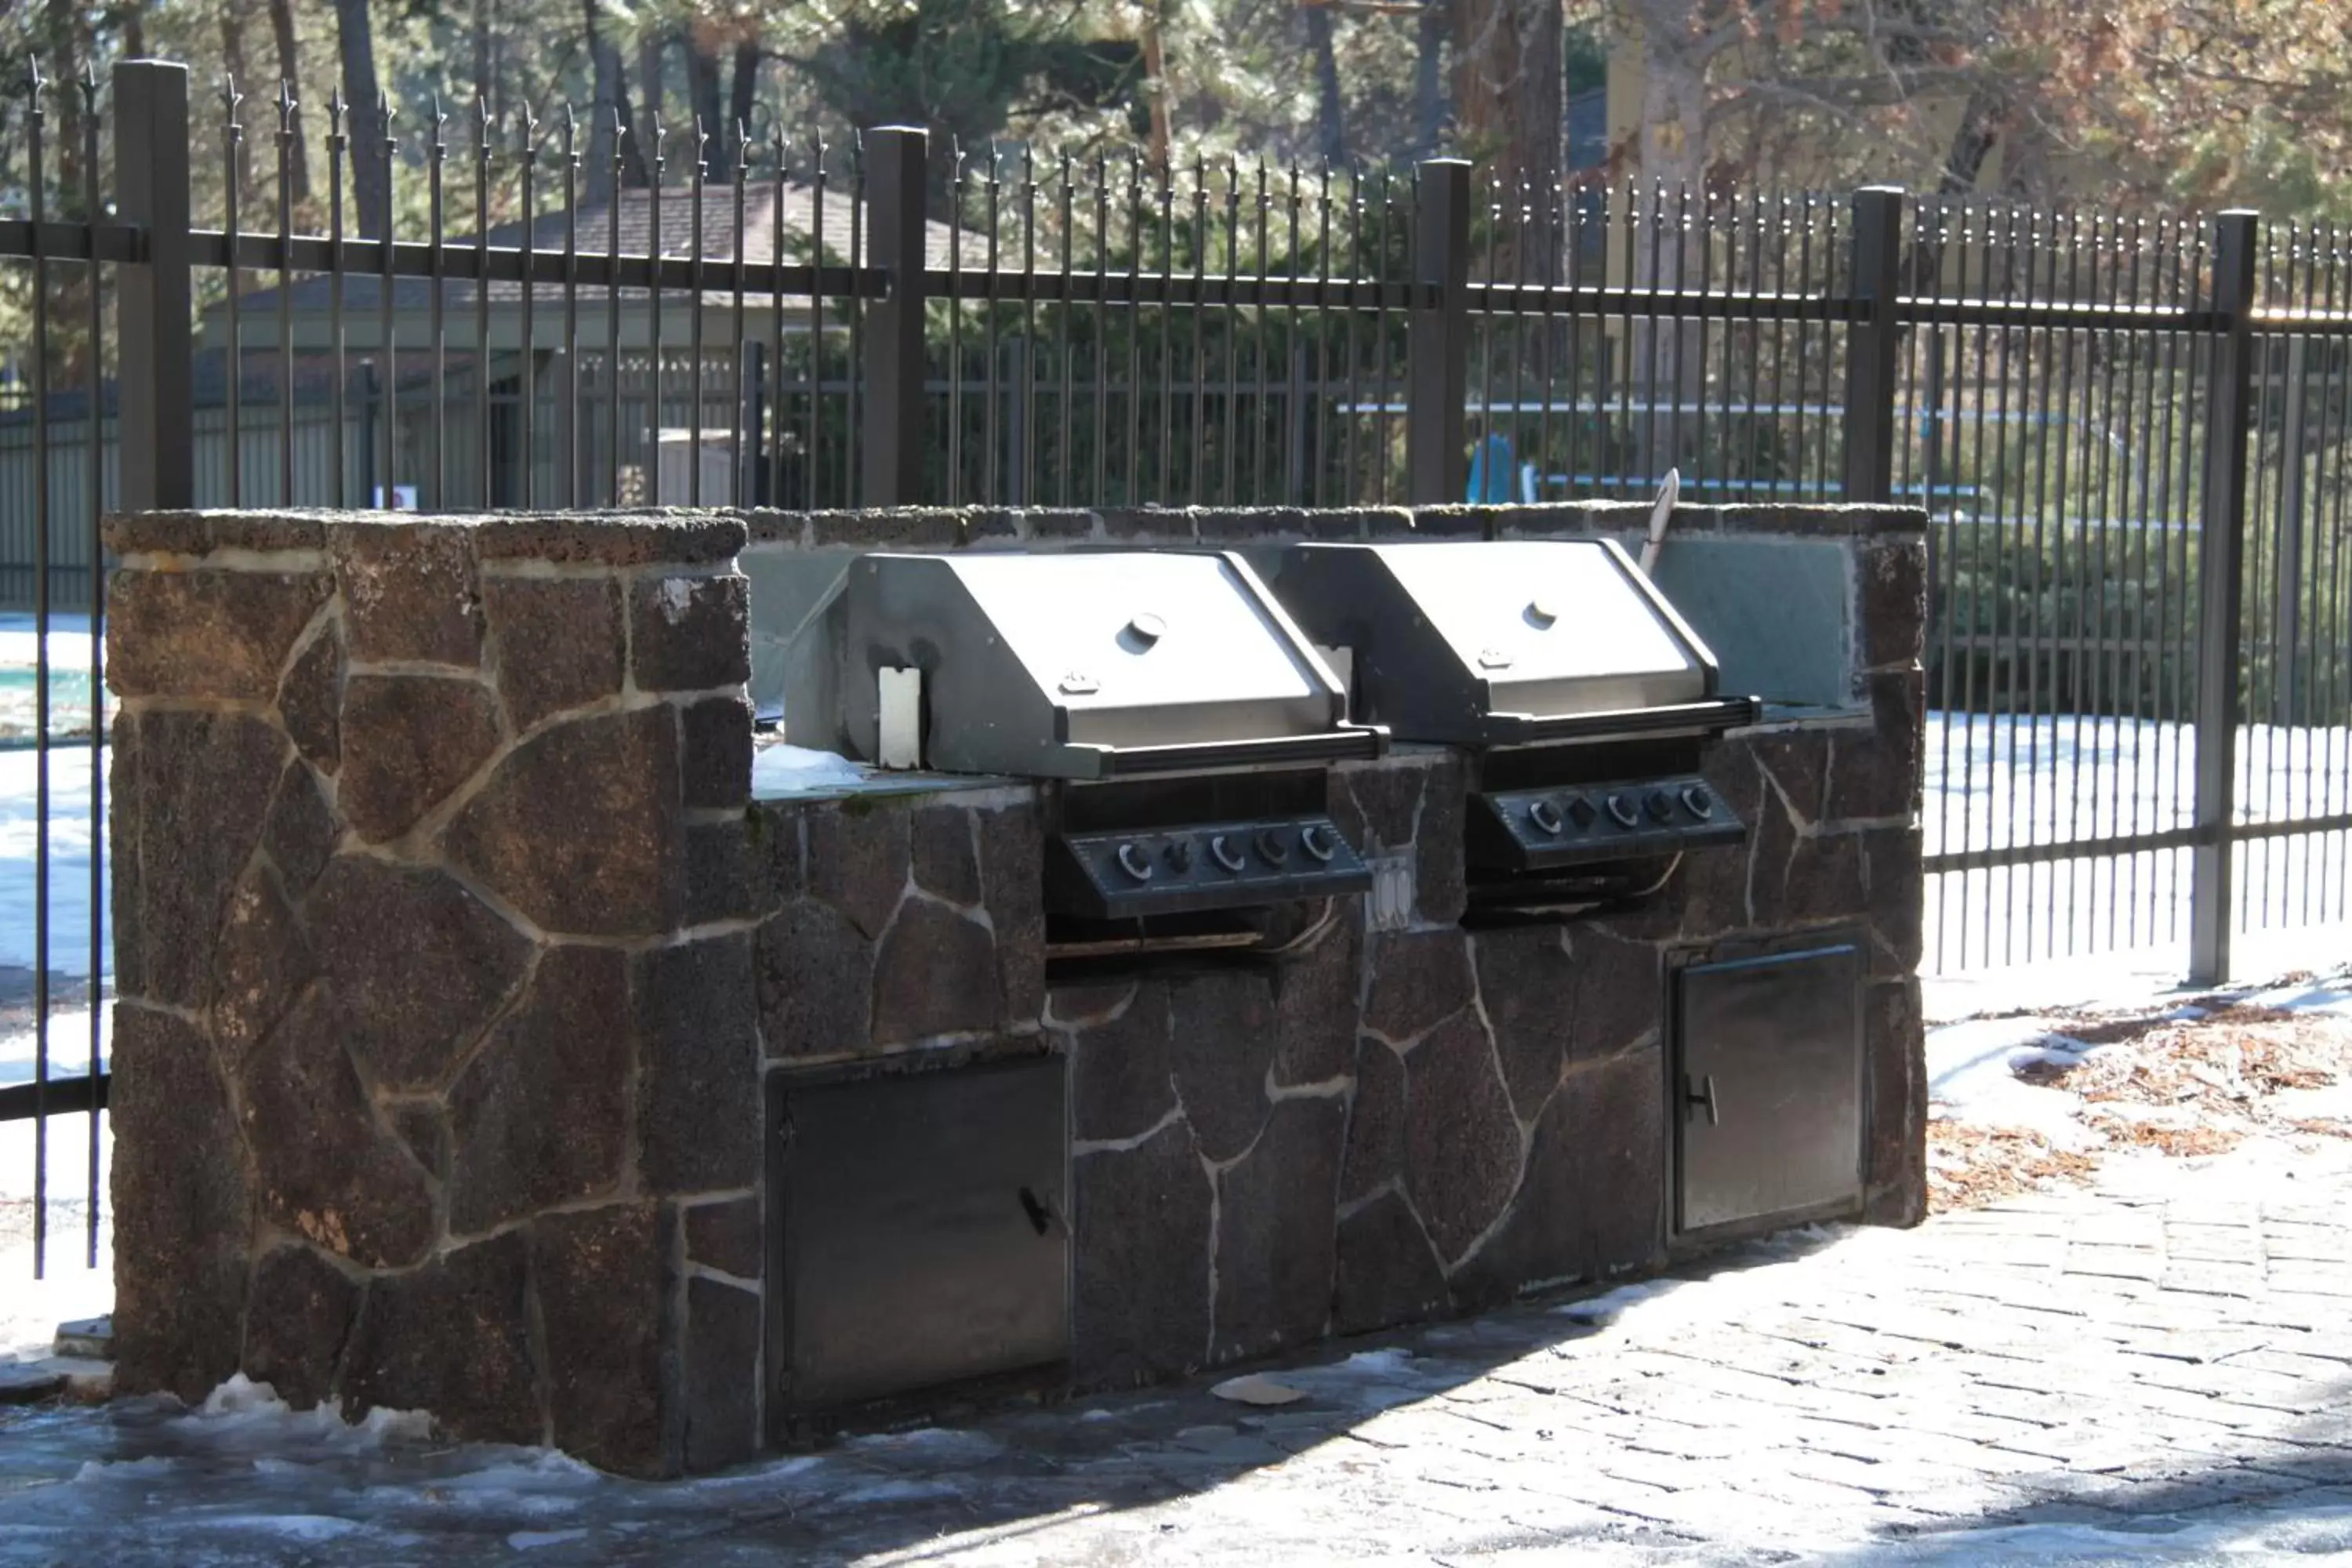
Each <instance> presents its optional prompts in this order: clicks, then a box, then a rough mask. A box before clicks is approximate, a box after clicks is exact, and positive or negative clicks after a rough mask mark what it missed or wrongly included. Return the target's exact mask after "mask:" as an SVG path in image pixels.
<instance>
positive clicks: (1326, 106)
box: [1305, 5, 1348, 163]
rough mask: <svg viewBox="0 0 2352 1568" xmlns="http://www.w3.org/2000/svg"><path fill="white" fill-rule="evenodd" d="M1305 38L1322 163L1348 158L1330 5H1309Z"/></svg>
mask: <svg viewBox="0 0 2352 1568" xmlns="http://www.w3.org/2000/svg"><path fill="white" fill-rule="evenodd" d="M1305 14H1306V16H1307V44H1308V45H1309V46H1310V47H1312V48H1313V49H1314V51H1315V131H1316V139H1317V140H1318V142H1321V143H1322V148H1323V161H1324V162H1325V163H1346V162H1347V161H1348V122H1347V119H1346V112H1345V108H1344V106H1343V105H1342V104H1341V102H1340V99H1339V54H1338V52H1337V51H1336V50H1335V49H1334V48H1333V47H1332V46H1331V8H1330V7H1329V6H1328V5H1309V6H1307V7H1306V8H1305Z"/></svg>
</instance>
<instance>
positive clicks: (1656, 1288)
mask: <svg viewBox="0 0 2352 1568" xmlns="http://www.w3.org/2000/svg"><path fill="white" fill-rule="evenodd" d="M1680 1283H1682V1281H1680V1280H1676V1279H1651V1280H1644V1281H1643V1282H1642V1283H1640V1284H1635V1285H1620V1286H1618V1287H1617V1288H1616V1289H1614V1290H1605V1291H1603V1292H1601V1294H1600V1295H1598V1296H1588V1297H1586V1298H1585V1299H1584V1300H1580V1301H1570V1302H1568V1303H1567V1304H1566V1305H1564V1306H1560V1307H1556V1308H1554V1309H1553V1310H1555V1311H1557V1312H1558V1313H1559V1315H1560V1316H1561V1317H1563V1318H1566V1319H1567V1320H1568V1321H1570V1322H1572V1323H1588V1324H1590V1325H1591V1326H1592V1327H1594V1328H1605V1327H1607V1326H1608V1325H1609V1324H1611V1323H1613V1322H1615V1321H1617V1320H1618V1319H1620V1318H1622V1317H1623V1316H1624V1315H1625V1310H1626V1309H1627V1308H1628V1307H1631V1306H1633V1305H1634V1304H1636V1303H1637V1302H1642V1301H1648V1300H1654V1299H1656V1298H1657V1297H1660V1296H1663V1295H1665V1294H1666V1293H1667V1292H1668V1291H1670V1290H1672V1289H1675V1286H1676V1285H1678V1284H1680Z"/></svg>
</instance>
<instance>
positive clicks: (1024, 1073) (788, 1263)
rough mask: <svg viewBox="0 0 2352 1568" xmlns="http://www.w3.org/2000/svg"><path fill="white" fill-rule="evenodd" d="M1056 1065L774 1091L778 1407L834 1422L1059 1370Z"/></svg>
mask: <svg viewBox="0 0 2352 1568" xmlns="http://www.w3.org/2000/svg"><path fill="white" fill-rule="evenodd" d="M1064 1079H1065V1074H1064V1064H1063V1062H1062V1060H1061V1059H1060V1058H1035V1059H1033V1060H1026V1061H1019V1062H1009V1063H1003V1064H998V1065H992V1066H983V1067H966V1068H949V1069H946V1070H942V1071H936V1072H923V1073H908V1074H898V1075H892V1076H887V1077H878V1078H868V1079H858V1080H855V1081H849V1082H837V1083H831V1084H823V1085H817V1086H812V1087H807V1088H793V1089H785V1090H784V1091H783V1092H782V1093H781V1094H780V1095H779V1096H778V1100H779V1105H778V1111H779V1118H778V1120H779V1126H778V1129H777V1131H778V1133H779V1137H778V1141H777V1144H776V1148H777V1156H776V1159H775V1163H774V1173H775V1175H776V1178H777V1180H776V1184H775V1187H774V1191H775V1192H776V1194H778V1196H779V1197H780V1199H781V1200H782V1201H781V1204H780V1205H779V1206H780V1207H781V1208H782V1286H783V1289H782V1302H781V1303H780V1306H779V1308H778V1310H780V1311H781V1312H782V1313H783V1319H782V1322H781V1323H780V1324H779V1325H778V1327H779V1328H780V1329H781V1330H782V1344H781V1345H779V1347H778V1349H779V1351H780V1352H781V1353H780V1354H779V1356H778V1358H777V1359H778V1361H779V1363H781V1366H782V1370H783V1372H784V1374H785V1375H784V1378H783V1380H782V1387H781V1388H780V1389H779V1393H780V1394H781V1395H782V1405H783V1406H784V1407H785V1408H787V1409H790V1410H793V1411H800V1412H809V1411H832V1410H841V1409H844V1408H845V1407H849V1406H856V1405H869V1404H872V1403H874V1402H877V1401H881V1400H887V1399H889V1398H891V1397H892V1396H894V1395H898V1394H911V1393H914V1392H916V1391H918V1390H920V1389H926V1388H932V1387H937V1386H940V1385H942V1384H957V1383H964V1382H969V1381H971V1380H973V1379H978V1378H984V1377H992V1376H996V1375H999V1374H1003V1373H1016V1372H1023V1371H1026V1370H1029V1369H1032V1368H1038V1367H1045V1366H1050V1365H1054V1364H1056V1363H1062V1362H1065V1361H1066V1360H1067V1359H1068V1357H1069V1337H1070V1298H1069V1246H1070V1235H1069V1227H1068V1226H1067V1224H1066V1221H1065V1218H1064V1216H1065V1215H1067V1213H1068V1212H1069V1210H1068V1200H1067V1196H1066V1194H1067V1191H1068V1180H1067V1174H1068V1169H1069V1139H1068V1135H1067V1125H1068V1124H1067V1121H1066V1111H1065V1100H1066V1097H1065V1094H1064V1090H1063V1084H1064Z"/></svg>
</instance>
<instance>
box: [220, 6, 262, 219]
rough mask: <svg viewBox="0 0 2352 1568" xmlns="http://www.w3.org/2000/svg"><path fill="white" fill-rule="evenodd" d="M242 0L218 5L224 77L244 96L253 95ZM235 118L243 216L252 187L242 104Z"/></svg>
mask: <svg viewBox="0 0 2352 1568" xmlns="http://www.w3.org/2000/svg"><path fill="white" fill-rule="evenodd" d="M245 6H246V0H226V4H224V5H222V6H221V18H220V29H221V67H222V68H223V69H225V70H226V71H227V72H228V79H229V80H230V81H232V82H234V83H235V84H236V90H237V91H238V92H240V93H243V94H244V95H245V96H246V98H247V100H251V99H252V96H253V85H254V84H253V68H252V67H251V65H249V64H248V63H247V60H246V58H245V22H246V16H245ZM237 121H238V123H239V124H241V125H243V126H244V127H245V128H246V132H245V135H244V137H243V139H242V140H240V141H239V142H237V144H236V189H237V199H238V202H239V207H238V216H239V218H240V220H244V219H245V218H246V217H247V214H246V213H245V210H244V207H243V205H242V204H243V202H244V198H245V194H246V193H247V191H250V190H251V189H252V188H253V115H252V112H251V110H247V108H246V107H245V106H244V105H242V104H241V105H239V106H238V111H237Z"/></svg>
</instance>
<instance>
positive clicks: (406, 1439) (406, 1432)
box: [191, 1372, 433, 1452]
mask: <svg viewBox="0 0 2352 1568" xmlns="http://www.w3.org/2000/svg"><path fill="white" fill-rule="evenodd" d="M191 1425H192V1426H193V1427H194V1435H195V1436H200V1437H202V1438H207V1439H211V1440H214V1441H220V1440H225V1439H234V1440H237V1441H240V1442H242V1441H258V1442H268V1441H272V1440H275V1439H276V1438H278V1437H279V1436H302V1437H309V1438H314V1439H318V1440H322V1441H324V1442H325V1443H327V1444H329V1445H331V1446H332V1447H339V1448H341V1449H344V1450H346V1451H354V1452H366V1451H370V1450H373V1449H377V1448H382V1447H387V1446H390V1445H394V1444H401V1443H422V1442H424V1441H425V1440H426V1439H427V1438H429V1437H431V1436H432V1435H433V1417H432V1416H431V1415H427V1414H426V1413H425V1412H424V1411H422V1410H385V1409H382V1408H378V1409H374V1410H371V1411H369V1412H368V1413H367V1414H366V1415H363V1416H362V1417H360V1419H359V1420H357V1421H346V1420H344V1419H343V1415H342V1412H341V1410H339V1409H337V1408H336V1407H334V1406H332V1405H314V1406H312V1407H311V1408H310V1409H309V1410H296V1409H294V1408H293V1407H292V1406H290V1405H288V1404H287V1403H286V1402H285V1401H284V1400H282V1399H280V1398H278V1391H277V1390H276V1389H275V1388H273V1387H271V1386H270V1385H269V1384H266V1383H256V1382H255V1381H253V1379H251V1378H249V1377H247V1376H246V1374H245V1373H241V1372H235V1373H229V1376H228V1381H227V1382H226V1383H224V1384H221V1385H220V1386H219V1387H217V1388H215V1389H214V1390H213V1391H212V1392H211V1393H210V1394H206V1395H205V1400H204V1403H203V1404H202V1405H198V1406H196V1408H195V1410H194V1412H192V1413H191Z"/></svg>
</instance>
